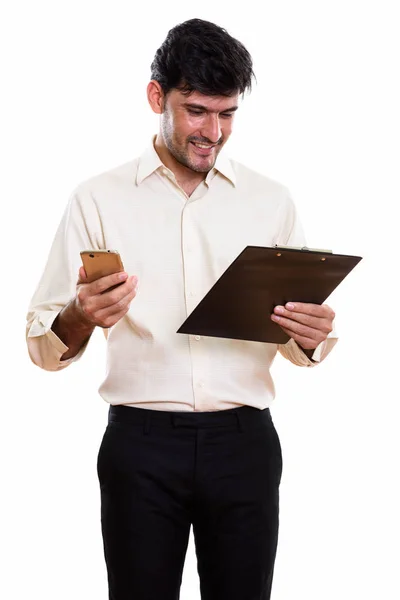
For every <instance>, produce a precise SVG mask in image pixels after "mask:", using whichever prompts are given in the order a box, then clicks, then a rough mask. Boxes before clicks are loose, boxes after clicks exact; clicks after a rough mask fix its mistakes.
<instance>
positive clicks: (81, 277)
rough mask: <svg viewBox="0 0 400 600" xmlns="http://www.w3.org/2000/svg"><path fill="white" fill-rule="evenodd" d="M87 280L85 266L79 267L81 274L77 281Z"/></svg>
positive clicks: (83, 281)
mask: <svg viewBox="0 0 400 600" xmlns="http://www.w3.org/2000/svg"><path fill="white" fill-rule="evenodd" d="M86 280H87V275H86V271H85V269H84V267H80V268H79V275H78V281H77V283H85V282H86Z"/></svg>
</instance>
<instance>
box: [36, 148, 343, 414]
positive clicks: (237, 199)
mask: <svg viewBox="0 0 400 600" xmlns="http://www.w3.org/2000/svg"><path fill="white" fill-rule="evenodd" d="M154 139H155V138H153V140H152V143H151V144H150V145H149V147H148V149H147V150H146V151H145V152H144V153H143V154H142V156H140V157H139V158H138V159H136V160H134V161H132V162H129V163H127V164H125V165H123V166H121V167H118V168H115V169H113V170H110V171H108V172H106V173H103V174H101V175H98V176H96V177H94V178H92V179H90V180H88V181H86V182H84V183H82V184H81V185H79V186H78V187H77V188H76V190H75V192H74V193H73V194H72V195H71V198H70V200H69V202H68V205H67V208H66V210H65V213H64V215H63V218H62V220H61V223H60V225H59V227H58V230H57V232H56V235H55V238H54V242H53V245H52V248H51V251H50V255H49V258H48V262H47V264H46V266H45V269H44V272H43V275H42V278H41V280H40V282H39V284H38V287H37V289H36V292H35V294H34V296H33V298H32V300H31V303H30V306H29V312H28V315H27V344H28V351H29V355H30V357H31V359H32V361H33V362H34V363H35V364H36V365H38V366H39V367H41V368H43V369H46V370H49V371H57V370H60V369H64V368H65V367H67V366H68V365H70V364H71V363H72V362H74V361H76V360H78V359H80V358H81V357H82V355H83V353H84V351H85V348H86V345H85V346H83V347H82V348H81V350H80V351H79V353H78V354H77V355H76V356H75V357H73V358H71V359H68V360H64V361H61V360H60V358H61V356H62V355H63V354H64V353H65V352H66V351H67V350H68V347H67V346H66V345H65V344H64V343H63V342H62V341H61V340H60V339H59V338H58V337H57V336H56V335H55V333H54V332H53V331H52V329H51V325H52V323H53V321H54V319H55V318H56V316H57V314H58V313H59V312H60V310H61V309H62V308H63V307H64V306H65V305H66V304H67V303H68V302H69V301H70V300H71V299H72V298H73V296H74V295H75V292H76V281H77V278H78V271H79V267H80V266H81V259H80V254H79V253H80V251H81V250H85V249H104V248H107V249H115V250H118V252H119V253H120V255H121V258H122V261H123V263H124V267H125V270H126V272H127V273H128V274H129V275H136V276H137V277H138V291H137V295H136V297H135V298H134V300H133V301H132V303H131V306H130V309H129V311H128V313H127V314H126V315H125V316H124V317H123V318H122V319H121V320H120V321H119V322H118V323H116V325H114V326H113V327H112V328H111V329H109V330H104V332H105V335H106V338H107V366H106V374H105V379H104V381H103V383H102V384H101V386H100V388H99V394H100V395H101V397H102V398H103V399H104V400H105V401H106V402H108V403H110V404H126V405H129V406H135V407H139V408H147V409H154V410H175V411H214V410H223V409H229V408H235V407H237V406H240V405H249V406H254V407H256V408H259V409H263V408H266V407H268V406H269V405H270V404H271V402H272V400H273V399H274V395H275V390H274V384H273V381H272V378H271V374H270V367H271V365H272V362H273V360H274V357H275V355H276V353H277V351H279V352H280V353H281V354H282V355H283V356H284V357H285V358H287V359H288V360H289V361H290V362H292V363H294V364H296V365H300V366H313V365H315V364H317V363H318V362H320V361H321V360H323V359H324V358H325V357H326V356H327V354H328V353H329V352H330V351H331V349H332V347H333V346H334V344H335V343H336V341H337V337H336V334H335V333H334V332H332V333H331V334H330V335H329V337H328V339H327V340H326V341H325V342H323V343H322V344H320V345H319V346H318V348H317V349H316V350H315V352H314V354H313V361H315V362H312V361H311V360H309V358H308V357H307V356H306V354H305V353H304V352H303V351H302V350H301V348H299V346H298V345H297V344H296V343H295V342H294V340H290V341H289V342H288V343H287V344H285V345H276V344H268V343H262V342H250V341H241V340H231V339H223V338H213V337H203V336H194V335H186V334H178V333H176V331H177V329H178V328H179V327H180V325H181V324H182V323H183V321H184V320H185V319H186V317H187V316H188V315H189V314H190V313H191V312H192V310H193V309H194V308H195V306H196V305H197V304H198V303H199V302H200V300H201V299H202V298H203V297H204V296H205V294H206V293H207V292H208V291H209V289H210V288H211V287H212V286H213V285H214V283H215V282H216V281H217V279H218V278H219V277H220V276H221V274H222V273H223V272H224V271H225V270H226V268H227V267H228V266H229V265H230V263H231V262H232V261H233V260H234V259H235V258H236V257H237V255H238V254H239V253H240V252H242V250H243V249H244V248H245V246H247V245H255V246H273V245H274V244H279V245H289V246H304V245H305V238H304V234H303V231H302V227H301V225H300V222H299V219H298V216H297V213H296V209H295V206H294V204H293V201H292V200H291V198H290V195H289V193H288V190H287V189H286V188H285V187H284V186H282V185H281V184H279V183H277V182H275V181H272V180H271V179H269V178H267V177H265V176H263V175H260V174H258V173H256V172H254V171H252V170H250V169H248V168H247V167H245V166H243V165H241V164H239V163H238V162H235V161H233V160H230V159H228V158H227V157H226V156H225V154H224V151H222V152H221V153H220V155H219V156H218V159H217V162H216V164H215V168H214V169H212V170H211V171H210V172H209V173H208V174H207V177H206V178H205V180H204V181H203V182H202V183H201V184H200V185H199V186H198V187H197V188H196V190H195V191H194V193H193V194H192V195H191V196H190V197H188V196H187V195H186V193H185V192H184V191H183V190H182V189H181V188H180V187H179V185H178V184H177V182H176V179H175V177H174V175H173V173H172V171H170V170H169V169H167V168H166V167H165V166H164V164H163V163H162V162H161V160H160V158H159V156H158V154H157V152H156V151H155V149H154ZM238 285H239V283H238ZM293 301H296V298H293ZM265 318H266V319H269V318H270V315H269V314H267V311H266V314H265Z"/></svg>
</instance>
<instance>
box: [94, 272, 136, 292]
mask: <svg viewBox="0 0 400 600" xmlns="http://www.w3.org/2000/svg"><path fill="white" fill-rule="evenodd" d="M127 279H128V273H125V271H122V272H121V273H113V274H112V275H106V276H105V277H99V279H96V280H95V281H93V282H92V283H91V284H89V285H90V286H91V287H90V292H91V295H97V294H102V293H103V292H105V291H106V290H108V289H109V288H110V287H112V286H113V285H118V284H119V283H122V282H124V281H126V280H127Z"/></svg>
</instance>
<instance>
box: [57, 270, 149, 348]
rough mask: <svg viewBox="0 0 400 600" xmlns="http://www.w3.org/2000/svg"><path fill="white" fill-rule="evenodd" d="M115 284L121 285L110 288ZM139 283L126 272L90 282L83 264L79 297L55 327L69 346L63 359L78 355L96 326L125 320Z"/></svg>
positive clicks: (78, 284) (104, 325) (72, 301)
mask: <svg viewBox="0 0 400 600" xmlns="http://www.w3.org/2000/svg"><path fill="white" fill-rule="evenodd" d="M121 282H122V283H121ZM118 284H121V285H118ZM115 285H118V287H116V288H115V289H110V288H112V287H113V286H115ZM136 285H137V277H135V276H131V277H128V275H127V274H126V273H114V274H113V275H107V276H106V277H100V278H99V279H96V281H92V282H91V283H88V282H87V278H86V273H85V269H84V268H83V267H81V268H80V269H79V278H78V281H77V284H76V295H75V297H74V298H73V299H72V300H71V302H69V303H68V304H67V305H66V306H64V308H63V309H62V310H61V311H60V312H59V314H58V315H57V317H56V318H55V320H54V322H53V324H52V326H51V328H52V330H53V331H54V333H55V334H56V335H57V336H58V337H59V339H60V340H61V341H62V342H63V343H64V344H65V345H66V346H68V350H67V351H66V352H65V353H64V354H63V355H62V356H61V360H67V359H69V358H72V357H74V356H76V355H77V354H78V352H79V350H80V349H81V348H82V346H83V345H84V344H85V343H86V342H87V341H88V340H89V338H90V336H91V335H92V333H93V330H94V329H95V327H96V326H98V327H103V328H109V327H112V326H113V325H115V323H117V322H118V321H119V320H120V319H122V317H123V316H124V315H126V313H127V312H128V310H129V306H130V303H131V302H132V300H133V298H134V297H135V296H136Z"/></svg>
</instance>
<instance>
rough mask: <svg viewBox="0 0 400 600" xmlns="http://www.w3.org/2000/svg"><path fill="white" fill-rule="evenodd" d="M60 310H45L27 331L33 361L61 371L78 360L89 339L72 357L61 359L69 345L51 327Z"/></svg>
mask: <svg viewBox="0 0 400 600" xmlns="http://www.w3.org/2000/svg"><path fill="white" fill-rule="evenodd" d="M59 312H60V311H58V310H57V311H43V312H41V313H40V314H39V315H38V316H37V317H36V318H35V319H34V321H33V322H32V324H31V326H30V328H29V329H28V331H27V344H28V352H29V356H30V358H31V360H32V362H33V363H34V364H35V365H37V366H38V367H41V368H42V369H45V370H46V371H60V370H61V369H65V367H67V366H68V365H70V364H71V363H72V362H75V361H77V360H78V359H79V358H80V357H81V356H82V354H83V352H84V351H85V349H86V346H87V343H88V341H87V342H86V343H85V344H84V345H83V346H82V348H81V349H80V350H79V352H78V353H77V354H76V355H75V356H73V357H72V358H68V359H66V360H60V359H61V356H62V355H63V354H65V352H67V350H68V349H69V348H68V346H66V345H65V344H64V342H62V341H61V340H60V338H59V337H58V336H57V335H56V334H55V333H54V331H53V330H52V329H51V326H52V325H53V322H54V321H55V319H56V317H57V315H58V314H59Z"/></svg>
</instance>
